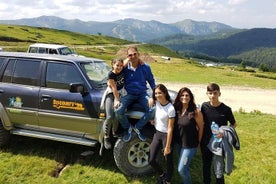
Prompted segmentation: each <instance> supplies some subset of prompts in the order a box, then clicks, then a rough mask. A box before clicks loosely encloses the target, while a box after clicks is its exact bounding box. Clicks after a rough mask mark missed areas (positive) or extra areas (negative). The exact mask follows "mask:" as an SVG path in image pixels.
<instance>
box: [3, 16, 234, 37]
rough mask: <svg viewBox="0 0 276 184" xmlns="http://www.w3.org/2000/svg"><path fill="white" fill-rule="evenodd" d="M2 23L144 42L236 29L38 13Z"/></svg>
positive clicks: (208, 24)
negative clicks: (90, 18)
mask: <svg viewBox="0 0 276 184" xmlns="http://www.w3.org/2000/svg"><path fill="white" fill-rule="evenodd" d="M0 23H3V24H14V25H27V26H33V27H47V28H54V29H59V30H68V31H73V32H78V33H85V34H102V35H107V36H113V37H116V38H121V39H125V40H129V41H138V42H145V41H147V40H151V39H155V38H161V37H164V36H169V35H173V34H189V35H209V34H212V33H216V32H219V31H228V30H236V29H235V28H232V27H231V26H228V25H225V24H222V23H218V22H197V21H193V20H190V19H186V20H183V21H180V22H176V23H173V24H165V23H162V22H158V21H154V20H152V21H141V20H137V19H130V18H128V19H123V20H117V21H113V22H96V21H87V22H85V21H81V20H79V19H73V20H67V19H62V18H59V17H56V16H40V17H37V18H25V19H17V20H0Z"/></svg>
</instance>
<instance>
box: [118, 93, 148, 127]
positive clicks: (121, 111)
mask: <svg viewBox="0 0 276 184" xmlns="http://www.w3.org/2000/svg"><path fill="white" fill-rule="evenodd" d="M148 99H149V96H148V95H147V94H146V93H142V94H139V95H131V94H127V95H126V96H123V97H121V99H120V101H121V105H120V107H118V108H117V109H116V110H115V116H116V118H117V119H118V121H119V122H120V124H121V125H122V127H123V129H125V130H126V129H128V128H129V127H130V123H129V122H128V119H127V116H126V115H125V111H126V109H127V108H128V107H129V106H130V105H131V104H133V103H139V105H140V106H141V107H143V108H144V112H145V114H144V115H143V116H142V118H141V119H140V120H139V121H138V122H137V123H136V125H135V126H136V128H137V129H139V130H140V129H142V128H143V126H144V125H145V124H147V122H148V121H149V120H150V118H151V117H152V113H153V109H152V108H149V106H148Z"/></svg>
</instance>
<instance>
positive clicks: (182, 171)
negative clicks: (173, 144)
mask: <svg viewBox="0 0 276 184" xmlns="http://www.w3.org/2000/svg"><path fill="white" fill-rule="evenodd" d="M196 151H197V148H181V150H180V155H179V161H178V168H177V170H178V173H179V175H180V177H181V179H182V183H185V184H191V183H192V178H191V174H190V163H191V161H192V159H193V157H194V156H195V154H196Z"/></svg>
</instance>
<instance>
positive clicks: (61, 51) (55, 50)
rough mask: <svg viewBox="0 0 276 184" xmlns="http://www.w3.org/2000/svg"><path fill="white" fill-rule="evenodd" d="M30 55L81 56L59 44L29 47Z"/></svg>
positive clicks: (37, 44)
mask: <svg viewBox="0 0 276 184" xmlns="http://www.w3.org/2000/svg"><path fill="white" fill-rule="evenodd" d="M27 52H28V53H40V54H57V55H73V56H79V55H77V54H76V53H75V52H73V51H72V50H71V49H70V48H69V47H67V46H65V45H58V44H46V43H35V44H32V45H30V46H29V48H28V50H27Z"/></svg>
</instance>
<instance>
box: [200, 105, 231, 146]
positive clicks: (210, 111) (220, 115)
mask: <svg viewBox="0 0 276 184" xmlns="http://www.w3.org/2000/svg"><path fill="white" fill-rule="evenodd" d="M201 112H202V114H203V120H204V129H203V139H202V143H203V144H208V142H209V139H210V138H211V135H212V132H211V124H212V121H214V122H215V123H217V124H218V125H219V127H220V126H227V125H228V122H230V124H231V125H233V124H234V123H235V122H236V120H235V118H234V115H233V113H232V110H231V108H230V107H228V106H227V105H225V104H224V103H221V104H220V105H219V106H217V107H214V106H211V104H210V102H204V103H203V104H202V106H201Z"/></svg>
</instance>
